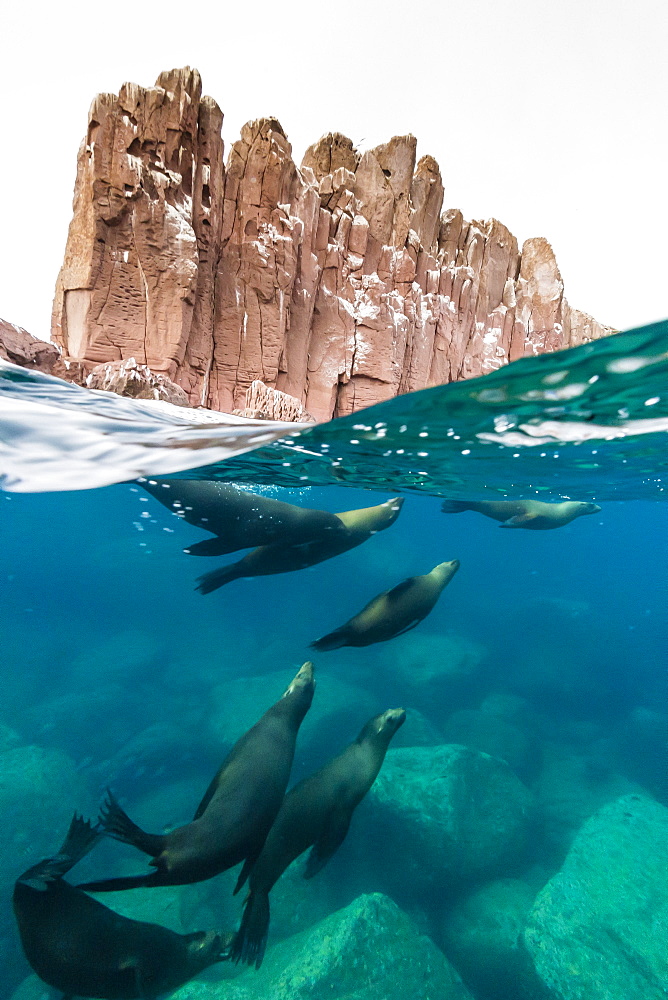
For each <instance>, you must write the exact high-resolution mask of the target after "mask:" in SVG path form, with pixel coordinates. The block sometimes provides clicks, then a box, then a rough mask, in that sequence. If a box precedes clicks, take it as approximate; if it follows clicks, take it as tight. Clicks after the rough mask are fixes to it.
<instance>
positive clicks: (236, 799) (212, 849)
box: [80, 663, 315, 892]
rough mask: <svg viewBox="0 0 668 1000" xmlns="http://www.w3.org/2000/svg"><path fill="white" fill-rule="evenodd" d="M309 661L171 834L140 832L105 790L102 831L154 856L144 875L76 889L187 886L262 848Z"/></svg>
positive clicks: (310, 683)
mask: <svg viewBox="0 0 668 1000" xmlns="http://www.w3.org/2000/svg"><path fill="white" fill-rule="evenodd" d="M314 690H315V681H314V679H313V664H312V663H305V664H304V665H303V667H301V668H300V669H299V671H298V673H297V675H296V676H295V678H294V680H293V681H292V683H291V684H290V686H289V687H288V689H287V691H286V692H285V694H284V695H283V697H282V698H280V699H279V700H278V701H277V702H276V704H275V705H272V707H271V708H270V709H269V710H268V711H267V712H265V713H264V715H263V716H262V718H261V719H260V721H259V722H257V723H256V724H255V725H254V726H253V728H252V729H249V730H248V732H247V733H246V734H245V735H244V736H242V737H241V739H240V740H238V742H237V743H236V744H235V746H234V747H233V748H232V750H231V751H230V753H229V754H228V755H227V757H226V758H225V760H224V761H223V764H222V766H221V768H220V770H219V771H218V773H217V774H216V776H215V777H214V779H213V781H212V782H211V784H210V785H209V787H208V789H207V791H206V794H205V796H204V798H203V799H202V801H201V802H200V804H199V807H198V809H197V812H196V813H195V816H194V819H193V821H192V822H191V823H188V824H186V825H185V826H180V827H177V828H176V829H175V830H172V831H171V832H170V833H166V834H152V833H144V831H143V830H141V829H140V828H139V827H138V826H136V824H135V823H133V822H132V820H131V819H130V818H129V817H128V816H127V815H126V814H125V812H124V811H123V810H122V809H121V807H120V806H119V804H118V803H117V802H116V800H115V799H114V797H113V795H111V793H109V794H108V797H107V801H106V803H105V805H104V807H103V811H102V814H101V817H100V819H101V822H102V826H103V829H104V832H105V833H107V834H108V835H109V836H110V837H114V838H115V839H116V840H121V841H123V842H124V843H126V844H132V845H133V846H134V847H137V848H138V849H139V850H140V851H144V853H145V854H149V855H150V856H151V858H152V860H151V862H150V864H151V865H152V866H153V867H154V868H155V869H156V871H154V872H151V873H150V874H146V875H136V876H130V877H127V878H112V879H105V880H103V881H100V882H86V883H84V884H83V885H81V886H80V888H83V889H88V890H90V891H92V892H113V891H115V890H116V889H135V888H137V887H139V886H156V885H185V884H187V883H190V882H201V881H203V880H204V879H208V878H212V877H213V876H214V875H218V874H220V872H224V871H226V870H227V869H228V868H232V867H233V866H234V865H237V864H239V862H240V861H243V862H244V869H243V870H244V871H246V870H247V869H248V868H249V867H250V866H251V865H252V864H253V862H254V861H255V859H256V858H257V856H258V854H259V853H260V851H261V850H262V845H263V844H264V840H265V837H266V836H267V834H268V832H269V829H270V827H271V824H272V823H273V822H274V819H275V818H276V814H277V813H278V810H279V809H280V806H281V802H282V801H283V796H284V795H285V789H286V787H287V784H288V779H289V777H290V769H291V767H292V758H293V757H294V752H295V741H296V739H297V732H298V730H299V727H300V725H301V723H302V720H303V718H304V716H305V715H306V713H307V711H308V709H309V708H310V706H311V701H312V700H313V692H314Z"/></svg>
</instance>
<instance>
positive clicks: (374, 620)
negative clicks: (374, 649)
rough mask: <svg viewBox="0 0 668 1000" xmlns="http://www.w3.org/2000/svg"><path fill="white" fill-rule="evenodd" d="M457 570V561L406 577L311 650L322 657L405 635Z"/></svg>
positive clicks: (370, 602)
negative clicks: (329, 653)
mask: <svg viewBox="0 0 668 1000" xmlns="http://www.w3.org/2000/svg"><path fill="white" fill-rule="evenodd" d="M458 569H459V560H458V559H453V560H452V562H443V563H439V564H438V566H434V568H433V570H432V571H431V573H425V574H424V575H423V576H411V577H409V578H408V580H404V581H403V583H399V584H398V585H397V586H396V587H393V588H392V590H386V591H384V592H383V593H382V594H379V595H378V596H377V597H374V599H373V600H372V601H369V603H368V604H367V605H366V607H365V608H363V609H362V610H361V611H360V613H359V614H358V615H355V617H354V618H351V619H350V621H347V622H346V623H345V625H342V626H341V628H337V629H335V630H334V632H330V633H329V634H328V635H324V636H323V637H322V638H321V639H316V641H315V642H312V643H311V646H312V647H313V649H317V650H318V652H320V653H323V652H326V651H327V650H329V649H338V648H339V647H340V646H370V645H371V644H372V643H374V642H385V641H386V640H387V639H393V638H394V637H395V636H396V635H403V633H404V632H409V631H410V630H411V629H412V628H415V626H416V625H419V624H420V622H421V621H422V619H423V618H426V617H427V615H428V614H429V612H430V611H431V609H432V608H433V607H434V605H435V604H436V601H437V600H438V599H439V597H440V596H441V591H442V590H443V588H444V587H445V586H447V584H448V583H450V580H452V578H453V576H454V575H455V573H456V572H457V570H458Z"/></svg>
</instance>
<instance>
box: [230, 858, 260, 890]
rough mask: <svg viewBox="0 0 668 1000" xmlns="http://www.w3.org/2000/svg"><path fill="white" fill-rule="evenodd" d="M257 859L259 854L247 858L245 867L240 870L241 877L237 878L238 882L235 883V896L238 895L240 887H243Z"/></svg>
mask: <svg viewBox="0 0 668 1000" xmlns="http://www.w3.org/2000/svg"><path fill="white" fill-rule="evenodd" d="M256 861H257V856H256V857H252V858H246V860H245V861H244V863H243V867H242V869H241V871H240V872H239V878H238V879H237V884H236V885H235V887H234V892H233V893H232V895H233V896H236V894H237V893H238V892H239V889H241V888H242V886H243V885H244V883H245V882H246V881H247V880H248V876H249V875H250V873H251V869H252V867H253V865H254V864H255V862H256Z"/></svg>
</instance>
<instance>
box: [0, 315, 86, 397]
mask: <svg viewBox="0 0 668 1000" xmlns="http://www.w3.org/2000/svg"><path fill="white" fill-rule="evenodd" d="M0 358H3V359H4V360H5V361H11V362H12V364H14V365H20V366H21V368H31V369H32V370H33V371H40V372H44V373H45V374H46V375H56V376H57V377H58V378H64V379H67V381H69V382H79V381H80V378H79V367H80V366H79V365H77V364H74V365H67V364H66V363H65V362H64V361H63V360H62V358H61V356H60V350H59V349H58V348H57V347H56V345H55V344H47V343H46V341H44V340H39V339H38V338H37V337H33V336H32V334H30V333H28V331H27V330H24V329H23V327H22V326H16V325H15V324H14V323H8V322H7V320H4V319H0Z"/></svg>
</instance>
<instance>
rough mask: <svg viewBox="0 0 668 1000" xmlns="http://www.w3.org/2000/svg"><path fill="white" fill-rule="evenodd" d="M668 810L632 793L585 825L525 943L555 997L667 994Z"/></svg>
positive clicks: (657, 999) (598, 999) (618, 998)
mask: <svg viewBox="0 0 668 1000" xmlns="http://www.w3.org/2000/svg"><path fill="white" fill-rule="evenodd" d="M666 872H668V809H666V808H665V806H662V805H660V804H659V803H658V802H655V801H654V800H653V799H649V798H647V797H645V796H641V795H627V796H624V797H623V798H620V799H618V800H617V801H616V802H611V803H610V804H608V805H606V806H604V807H603V808H602V809H601V810H600V811H599V812H597V813H596V814H595V815H594V816H592V817H591V819H589V820H588V821H587V822H586V823H585V825H584V826H583V827H582V829H581V830H580V832H579V833H578V835H577V837H576V838H575V840H574V841H573V845H572V847H571V849H570V851H569V853H568V857H567V858H566V860H565V862H564V864H563V866H562V868H561V871H559V872H558V874H557V875H555V876H554V877H553V878H552V879H551V880H550V881H549V882H548V883H547V885H546V886H545V887H544V888H543V889H542V890H541V891H540V892H539V893H538V896H537V897H536V901H535V903H534V905H533V908H532V910H531V913H530V915H529V919H528V923H527V927H526V930H525V934H524V940H525V943H526V946H527V949H528V951H529V954H530V955H531V957H532V959H533V962H534V966H535V968H536V972H537V973H538V975H539V977H540V979H541V980H542V982H543V983H544V984H545V986H546V987H547V991H548V996H549V998H550V1000H627V998H628V1000H631V998H632V997H633V998H635V997H638V998H640V997H642V1000H665V997H666V994H667V993H668V951H667V950H666V934H667V931H668V880H667V879H666Z"/></svg>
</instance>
